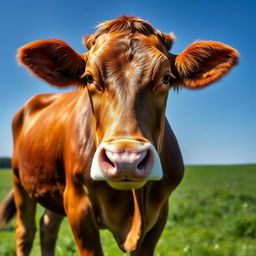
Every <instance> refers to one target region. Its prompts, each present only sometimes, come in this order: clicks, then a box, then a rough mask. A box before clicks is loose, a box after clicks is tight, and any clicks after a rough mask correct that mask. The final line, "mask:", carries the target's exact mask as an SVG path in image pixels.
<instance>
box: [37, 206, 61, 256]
mask: <svg viewBox="0 0 256 256" xmlns="http://www.w3.org/2000/svg"><path fill="white" fill-rule="evenodd" d="M63 217H64V216H62V215H59V214H57V213H54V212H52V211H50V210H47V209H46V210H45V212H44V214H43V216H42V217H41V220H40V242H41V251H42V255H43V256H54V249H55V244H56V240H57V237H58V231H59V227H60V224H61V221H62V220H63Z"/></svg>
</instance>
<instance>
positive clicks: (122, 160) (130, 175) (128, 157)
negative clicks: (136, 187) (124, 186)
mask: <svg viewBox="0 0 256 256" xmlns="http://www.w3.org/2000/svg"><path fill="white" fill-rule="evenodd" d="M100 163H101V166H102V167H103V172H104V174H105V175H106V176H108V177H109V178H111V179H112V180H119V181H122V180H131V181H140V180H143V179H145V178H146V176H147V174H148V172H149V170H150V169H151V165H152V156H151V154H150V150H149V149H144V150H143V151H134V150H129V149H124V150H122V151H112V150H111V149H108V148H106V147H105V148H103V149H102V153H101V156H100Z"/></svg>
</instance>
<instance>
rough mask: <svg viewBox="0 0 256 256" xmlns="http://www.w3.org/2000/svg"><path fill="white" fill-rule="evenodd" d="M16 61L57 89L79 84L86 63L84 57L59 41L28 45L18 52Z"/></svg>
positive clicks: (36, 42) (52, 40)
mask: <svg viewBox="0 0 256 256" xmlns="http://www.w3.org/2000/svg"><path fill="white" fill-rule="evenodd" d="M17 59H18V61H19V63H21V64H22V65H24V66H25V67H27V68H28V69H29V70H30V71H31V72H32V73H33V74H35V75H37V76H38V77H40V78H42V79H43V80H45V81H47V82H48V83H50V84H52V85H55V86H57V87H66V86H70V85H77V84H80V83H81V79H80V77H81V75H82V74H83V73H84V71H85V62H86V57H85V55H82V54H79V53H77V52H76V51H74V50H73V49H72V48H71V47H70V46H69V45H68V44H66V43H65V42H63V41H62V40H59V39H48V40H40V41H35V42H32V43H29V44H27V45H25V46H23V47H21V48H20V49H19V50H18V55H17Z"/></svg>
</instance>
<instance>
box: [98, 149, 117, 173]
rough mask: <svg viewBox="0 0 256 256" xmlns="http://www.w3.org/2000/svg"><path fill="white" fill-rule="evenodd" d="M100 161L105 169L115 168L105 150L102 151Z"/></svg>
mask: <svg viewBox="0 0 256 256" xmlns="http://www.w3.org/2000/svg"><path fill="white" fill-rule="evenodd" d="M100 161H101V164H102V166H103V168H105V169H111V168H115V164H114V163H113V162H112V161H111V160H110V159H109V157H108V155H107V153H106V150H105V149H103V150H102V153H101V157H100Z"/></svg>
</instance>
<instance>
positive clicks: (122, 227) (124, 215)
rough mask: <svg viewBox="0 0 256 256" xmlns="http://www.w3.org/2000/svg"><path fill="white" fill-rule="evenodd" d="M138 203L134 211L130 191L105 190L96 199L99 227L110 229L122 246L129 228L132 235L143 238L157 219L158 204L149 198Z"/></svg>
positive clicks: (158, 212) (159, 212) (159, 210)
mask: <svg viewBox="0 0 256 256" xmlns="http://www.w3.org/2000/svg"><path fill="white" fill-rule="evenodd" d="M139 204H140V206H139V208H137V210H136V211H135V208H136V207H135V202H134V198H133V196H132V192H131V191H118V190H116V191H113V192H112V193H110V192H105V193H104V195H101V196H100V197H99V198H98V200H97V205H96V207H95V209H96V211H95V214H96V219H97V223H98V225H99V228H102V229H104V228H106V229H108V230H110V231H111V232H112V234H113V235H114V237H115V239H116V240H117V242H118V244H119V246H120V247H123V244H124V243H125V241H126V239H127V237H128V235H129V233H131V230H133V231H132V232H134V234H133V235H138V236H139V237H140V239H143V237H144V236H145V234H146V233H147V232H148V231H149V230H150V229H152V228H153V226H154V225H155V224H156V223H157V221H158V219H159V216H160V214H161V207H159V205H158V204H156V203H155V202H151V201H150V199H149V198H143V200H140V202H139ZM140 239H139V240H140ZM139 240H138V242H139Z"/></svg>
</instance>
